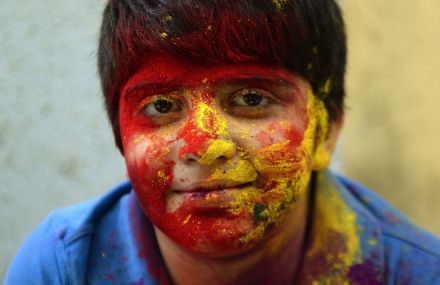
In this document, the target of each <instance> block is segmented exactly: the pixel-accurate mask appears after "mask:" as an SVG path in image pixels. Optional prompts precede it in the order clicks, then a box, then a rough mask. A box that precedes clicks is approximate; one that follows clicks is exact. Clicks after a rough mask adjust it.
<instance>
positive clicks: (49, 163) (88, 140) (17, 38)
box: [0, 0, 125, 279]
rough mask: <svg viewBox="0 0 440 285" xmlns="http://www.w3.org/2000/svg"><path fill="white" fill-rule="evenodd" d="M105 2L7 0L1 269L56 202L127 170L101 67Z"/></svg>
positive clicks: (1, 107) (1, 33)
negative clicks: (104, 96)
mask: <svg viewBox="0 0 440 285" xmlns="http://www.w3.org/2000/svg"><path fill="white" fill-rule="evenodd" d="M103 5H104V1H96V0H92V1H91V0H75V1H70V0H35V1H28V0H1V1H0V209H1V215H0V277H2V276H3V274H4V271H5V270H6V267H7V264H9V262H10V258H11V256H12V255H13V253H14V252H15V250H16V249H17V247H18V246H19V244H20V243H21V242H22V241H23V240H24V239H25V237H26V236H27V235H28V234H29V232H30V231H31V230H32V229H33V228H34V227H35V226H36V225H37V224H38V223H39V222H40V221H41V220H42V219H43V218H44V217H45V216H46V215H47V213H48V211H50V210H51V209H54V208H56V207H62V206H65V205H69V204H72V203H75V202H79V201H82V200H84V199H87V198H89V197H93V196H96V195H99V194H100V193H103V192H104V191H106V190H107V189H108V188H109V187H112V186H113V185H114V184H115V183H116V182H117V181H120V180H121V179H123V178H124V177H125V169H124V165H123V161H122V159H121V157H120V155H119V154H118V153H117V151H116V149H115V148H114V147H113V138H112V134H111V131H110V128H109V125H108V123H107V121H106V117H105V116H106V115H105V112H104V109H103V108H102V102H101V94H100V89H99V82H98V78H97V75H96V67H95V66H96V64H95V61H96V60H95V50H96V42H97V35H98V29H99V21H100V14H101V11H102V9H103ZM2 279H3V278H2Z"/></svg>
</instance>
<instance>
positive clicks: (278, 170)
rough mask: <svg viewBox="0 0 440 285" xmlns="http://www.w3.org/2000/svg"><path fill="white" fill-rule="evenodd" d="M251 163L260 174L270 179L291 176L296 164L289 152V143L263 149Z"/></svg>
mask: <svg viewBox="0 0 440 285" xmlns="http://www.w3.org/2000/svg"><path fill="white" fill-rule="evenodd" d="M253 162H254V165H255V168H256V169H257V170H258V171H259V172H260V173H262V174H263V175H265V176H266V177H270V178H271V179H274V178H276V177H280V176H281V177H285V176H286V175H288V174H293V172H294V171H295V170H296V168H297V164H298V162H297V161H296V159H295V157H294V154H293V151H290V150H289V141H286V142H283V143H279V144H273V145H270V146H268V147H265V148H263V149H262V150H261V151H259V152H258V153H257V155H256V156H255V158H254V160H253Z"/></svg>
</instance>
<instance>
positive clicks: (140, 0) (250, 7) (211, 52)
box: [98, 0, 346, 151]
mask: <svg viewBox="0 0 440 285" xmlns="http://www.w3.org/2000/svg"><path fill="white" fill-rule="evenodd" d="M159 50H162V51H166V52H170V53H172V54H175V55H178V56H182V57H185V58H190V59H194V60H197V62H200V63H201V64H207V65H211V64H216V63H219V62H223V63H238V62H260V63H265V64H269V65H277V66H283V67H284V68H286V69H288V70H290V71H292V72H294V73H296V74H298V75H300V76H302V77H304V78H305V79H307V80H308V81H309V82H310V83H311V86H312V88H313V91H314V94H315V95H316V96H317V97H318V98H320V99H321V100H323V101H324V104H325V106H326V108H327V110H328V112H329V116H330V119H331V120H334V119H335V118H336V116H337V114H338V113H340V112H342V110H343V104H344V102H343V101H344V73H345V63H346V38H345V30H344V23H343V19H342V14H341V11H340V9H339V7H338V5H337V4H336V3H335V1H334V0H312V1H311V0H248V1H236V0H235V1H232V0H229V1H228V0H179V1H174V0H109V1H108V3H107V5H106V7H105V10H104V13H103V21H102V26H101V33H100V39H99V48H98V68H99V75H100V78H101V84H102V89H103V93H104V97H105V105H106V109H107V113H108V116H109V119H110V122H111V125H112V128H113V132H114V135H115V140H116V144H117V146H118V147H119V149H120V150H121V151H122V143H121V137H120V130H119V116H118V109H119V97H120V90H121V87H122V86H123V85H124V83H125V82H126V81H127V80H128V78H129V77H130V76H131V75H132V74H133V73H134V72H135V71H136V70H137V69H138V68H139V67H140V65H141V64H142V62H143V61H144V59H145V58H146V57H148V55H149V54H151V52H152V51H159Z"/></svg>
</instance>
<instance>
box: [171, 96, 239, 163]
mask: <svg viewBox="0 0 440 285" xmlns="http://www.w3.org/2000/svg"><path fill="white" fill-rule="evenodd" d="M194 107H195V108H194V110H193V112H192V114H191V115H190V117H189V118H188V121H187V123H186V124H185V126H184V127H183V129H182V130H181V131H180V133H179V135H178V138H181V139H183V141H184V142H185V145H183V146H182V147H181V148H180V149H179V152H178V155H179V159H180V160H182V161H188V162H189V161H197V162H198V163H200V164H202V165H211V164H213V163H215V162H216V161H218V160H227V159H230V158H232V157H233V156H234V155H235V153H236V145H235V143H234V142H233V141H231V140H229V139H227V138H228V137H229V136H228V131H227V129H228V128H227V121H226V119H225V118H224V117H223V116H221V115H220V114H219V113H218V111H217V110H216V109H214V108H213V106H212V103H211V105H210V104H208V103H206V102H197V103H196V104H194Z"/></svg>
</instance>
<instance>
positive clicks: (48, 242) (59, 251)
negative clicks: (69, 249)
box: [4, 214, 68, 285]
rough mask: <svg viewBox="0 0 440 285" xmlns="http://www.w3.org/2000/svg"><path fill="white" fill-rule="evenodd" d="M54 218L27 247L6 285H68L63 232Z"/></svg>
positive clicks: (9, 272) (18, 256) (12, 267)
mask: <svg viewBox="0 0 440 285" xmlns="http://www.w3.org/2000/svg"><path fill="white" fill-rule="evenodd" d="M53 217H54V215H53V214H52V215H49V217H48V218H47V219H46V220H45V221H44V222H43V223H42V224H41V225H39V226H38V227H37V228H36V229H35V230H34V231H33V232H32V234H31V235H30V236H29V237H28V238H27V240H26V241H25V242H24V243H23V245H22V246H21V248H20V249H19V250H18V252H17V253H16V255H15V257H14V258H13V260H12V262H11V264H10V266H9V268H8V270H7V272H6V275H5V280H4V284H5V285H15V284H67V283H68V282H67V276H63V274H62V272H64V271H63V270H60V268H62V267H63V266H64V265H63V258H62V256H63V254H64V245H63V240H62V235H63V230H62V229H60V228H57V223H56V221H55V220H56V219H54V218H53Z"/></svg>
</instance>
